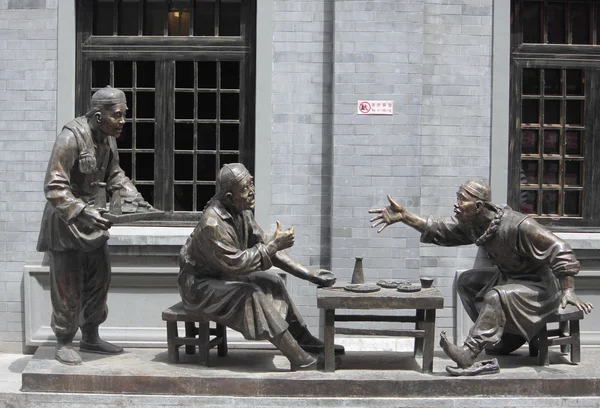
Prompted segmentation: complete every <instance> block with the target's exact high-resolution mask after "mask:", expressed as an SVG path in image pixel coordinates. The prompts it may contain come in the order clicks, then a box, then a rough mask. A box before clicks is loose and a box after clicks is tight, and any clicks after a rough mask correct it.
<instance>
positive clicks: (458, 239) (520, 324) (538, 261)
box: [369, 180, 593, 369]
mask: <svg viewBox="0 0 600 408" xmlns="http://www.w3.org/2000/svg"><path fill="white" fill-rule="evenodd" d="M456 196H457V201H456V204H455V205H454V213H455V217H452V218H437V217H433V216H429V217H427V218H424V217H420V216H418V215H415V214H413V213H411V212H410V211H408V210H406V209H405V208H404V207H402V206H401V205H399V204H398V203H396V202H395V201H394V200H393V199H392V198H391V197H390V196H388V200H389V202H390V205H389V206H388V207H386V208H381V209H372V210H369V212H371V213H375V214H378V215H376V216H375V217H373V218H371V222H373V227H377V226H379V225H381V228H380V229H379V231H378V232H381V231H382V230H383V229H384V228H385V227H387V226H388V225H391V224H394V223H396V222H398V221H401V222H403V223H405V224H407V225H409V226H411V227H413V228H414V229H416V230H417V231H419V232H421V242H426V243H433V244H436V245H442V246H456V245H468V244H473V243H474V244H476V245H477V246H479V247H481V248H483V249H484V250H485V251H486V252H487V254H488V257H489V258H490V260H491V261H492V263H493V264H494V265H495V266H496V267H497V270H496V271H493V272H488V271H482V270H471V271H467V272H464V273H462V274H461V275H460V278H459V279H458V282H457V291H458V294H459V296H460V298H461V301H462V302H463V305H464V307H465V309H466V311H467V313H468V314H469V317H471V319H472V320H473V321H474V322H475V325H474V326H473V328H472V329H471V330H470V332H469V335H468V337H467V339H466V340H465V342H464V344H463V346H456V345H454V344H452V343H450V342H449V341H448V340H447V339H446V337H445V335H444V333H442V339H441V341H440V345H441V346H442V348H443V349H444V351H445V352H446V354H447V355H448V356H449V357H450V358H451V359H452V360H453V361H454V362H456V363H457V364H458V366H459V367H460V368H465V369H466V368H469V367H471V366H472V365H473V363H474V362H475V358H476V357H477V356H478V355H479V354H480V353H481V352H482V351H483V350H484V349H485V350H486V352H487V353H488V354H508V353H510V352H512V351H514V350H516V349H517V348H518V347H520V346H521V345H522V344H523V343H524V342H525V340H530V339H532V338H533V337H534V336H535V335H536V334H537V333H538V332H539V330H540V329H541V327H542V325H543V324H545V323H546V320H547V318H548V317H549V316H550V315H551V314H553V313H555V312H556V310H557V308H558V307H559V306H562V307H565V306H566V305H567V303H569V304H573V305H575V306H576V307H577V308H579V309H580V310H583V311H585V312H586V313H589V312H590V311H591V309H592V308H593V306H592V304H591V303H586V302H582V301H581V300H580V299H579V298H578V297H577V296H576V295H575V280H574V275H576V274H577V273H578V272H579V261H577V259H576V258H575V254H574V253H573V251H572V250H571V248H570V247H569V245H568V244H567V243H566V242H564V241H563V240H561V239H560V238H559V237H557V236H556V235H554V234H553V233H552V232H550V231H548V230H547V229H546V228H544V227H542V226H541V225H540V224H538V223H537V222H536V221H535V220H534V219H532V218H530V217H528V216H526V215H523V214H521V213H518V212H516V211H513V210H511V209H510V208H509V207H507V206H504V207H501V206H499V205H496V204H494V203H492V202H491V189H490V187H489V186H488V185H487V184H486V183H485V182H483V181H480V180H471V181H468V182H466V183H465V184H463V185H461V186H460V188H459V189H458V192H457V194H456Z"/></svg>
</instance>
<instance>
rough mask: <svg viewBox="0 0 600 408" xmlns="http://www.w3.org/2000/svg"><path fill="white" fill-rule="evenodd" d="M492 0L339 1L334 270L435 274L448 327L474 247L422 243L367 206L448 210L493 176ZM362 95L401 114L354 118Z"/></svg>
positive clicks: (374, 275)
mask: <svg viewBox="0 0 600 408" xmlns="http://www.w3.org/2000/svg"><path fill="white" fill-rule="evenodd" d="M491 6H492V1H491V0H490V1H479V0H473V1H464V0H461V1H443V2H442V1H428V0H426V1H414V0H413V1H410V2H398V1H352V2H336V8H335V22H336V24H335V36H334V38H335V44H334V47H335V58H334V61H335V63H334V78H335V82H334V85H333V87H334V95H335V96H334V98H335V104H334V112H335V114H334V145H335V148H334V150H333V151H334V178H333V180H334V187H333V228H332V232H333V239H332V243H333V245H332V255H333V268H334V271H335V272H336V273H337V274H338V275H339V276H340V278H342V279H344V278H346V279H349V278H350V275H351V272H352V265H353V263H354V259H353V257H355V256H364V261H363V262H364V267H365V277H366V278H367V279H370V280H373V281H375V280H377V279H386V278H407V279H412V280H416V279H417V278H418V276H419V274H422V275H432V276H435V277H436V278H437V280H436V285H437V287H438V288H439V289H440V291H441V292H442V294H443V295H444V296H445V298H446V308H445V310H443V311H442V312H441V313H439V314H438V316H439V320H438V324H437V326H438V329H445V330H448V331H449V332H452V328H453V326H454V322H453V306H454V301H455V296H454V290H453V288H452V285H453V280H454V274H455V271H456V268H457V267H470V266H473V264H474V262H475V256H476V252H477V251H476V249H475V248H467V249H449V248H438V247H434V246H431V245H424V244H420V243H419V235H418V233H416V232H415V231H413V230H411V229H410V228H409V227H406V226H404V225H394V226H393V227H391V228H388V229H386V230H385V231H383V232H382V233H381V234H377V233H376V231H375V230H374V229H371V228H370V223H369V221H368V218H369V215H368V214H367V210H368V209H369V208H373V207H382V206H385V205H387V200H386V198H385V197H386V194H391V195H392V196H393V197H394V198H395V199H397V201H398V202H399V203H401V204H402V205H405V206H407V207H408V208H409V209H410V210H412V211H415V212H417V213H421V214H430V213H431V214H437V215H451V213H452V204H453V202H454V199H455V192H456V189H457V187H458V185H459V184H460V183H462V182H464V181H465V180H466V179H469V178H486V179H487V177H488V174H489V138H490V119H489V118H490V103H491V72H490V67H491V46H492V44H491V32H492V26H491V14H492V7H491ZM359 99H367V100H370V99H374V100H393V101H394V115H393V117H389V116H358V115H356V102H357V100H359Z"/></svg>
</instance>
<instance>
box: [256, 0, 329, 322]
mask: <svg viewBox="0 0 600 408" xmlns="http://www.w3.org/2000/svg"><path fill="white" fill-rule="evenodd" d="M333 4H334V1H333V0H315V1H305V0H302V1H299V0H295V1H291V0H275V1H274V2H273V95H272V103H273V107H272V109H273V115H272V133H271V152H272V168H271V173H272V176H271V180H272V202H271V221H272V222H271V224H272V225H271V226H264V228H265V230H268V229H269V227H270V228H271V229H272V228H273V225H274V224H275V221H276V220H279V221H280V222H281V223H282V226H284V227H286V228H287V227H289V226H294V227H295V233H296V243H295V245H294V247H293V248H292V249H291V250H290V251H289V252H290V253H291V255H292V256H293V257H294V258H295V259H297V260H298V261H300V262H301V263H303V264H304V265H306V266H308V267H310V268H318V267H320V266H322V267H326V268H327V267H329V266H330V265H329V259H330V256H329V251H330V236H331V234H330V230H331V216H330V213H331V175H332V173H331V168H332V164H333V162H332V93H331V89H332V88H331V84H332V75H333V67H332V57H333V53H332V50H333V37H332V36H333ZM259 148H260V147H259ZM288 282H289V288H290V290H291V292H292V294H293V296H294V298H295V300H296V304H297V306H298V308H299V309H300V312H301V313H302V316H303V317H304V318H305V319H306V320H307V322H308V323H309V325H310V326H311V327H312V328H313V329H314V328H316V326H317V325H318V309H317V308H316V298H315V286H314V285H312V284H310V283H307V282H305V281H301V280H299V279H296V278H290V279H289V280H288Z"/></svg>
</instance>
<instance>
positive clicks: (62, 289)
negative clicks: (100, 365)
mask: <svg viewBox="0 0 600 408" xmlns="http://www.w3.org/2000/svg"><path fill="white" fill-rule="evenodd" d="M91 105H92V107H91V109H90V111H89V112H88V113H87V114H86V115H85V116H81V117H78V118H75V119H73V120H72V121H70V122H69V123H67V124H66V125H65V126H64V127H63V129H62V131H61V132H60V133H59V135H58V136H57V138H56V141H55V143H54V148H53V149H52V153H51V155H50V160H49V162H48V169H47V171H46V178H45V180H44V193H45V195H46V199H47V200H48V202H47V203H46V208H45V209H44V214H43V217H42V225H41V229H40V235H39V239H38V244H37V250H38V251H40V252H47V253H48V257H49V261H50V294H51V299H52V322H51V326H52V330H53V331H54V333H55V334H56V340H57V346H56V354H55V358H56V359H57V360H58V361H60V362H61V363H64V364H69V365H75V364H80V363H81V357H80V356H79V354H78V353H77V352H75V351H74V350H73V346H72V341H73V338H74V336H75V334H76V333H77V330H78V329H79V328H81V332H82V339H81V342H80V346H79V348H80V350H81V351H86V352H91V353H102V354H115V353H121V352H122V351H123V349H122V348H121V347H118V346H115V345H113V344H110V343H108V342H106V341H104V340H102V339H101V338H100V337H99V336H98V326H99V325H100V324H101V323H102V322H104V321H105V320H106V317H107V314H108V309H107V307H106V296H107V292H108V287H109V284H110V258H109V252H108V246H107V243H106V241H107V240H108V238H109V234H108V229H109V228H110V227H111V225H112V224H111V222H110V221H109V220H107V219H106V218H104V217H103V216H102V210H100V211H99V209H97V208H95V207H94V206H93V204H94V201H95V199H96V196H97V194H98V191H99V189H100V188H102V187H101V186H102V185H103V183H106V191H108V192H110V191H113V190H114V189H118V188H120V193H121V196H125V197H129V198H130V199H134V200H135V201H137V202H140V203H143V204H144V205H147V203H145V202H144V201H143V199H142V197H141V195H140V194H139V193H138V191H137V190H136V188H135V187H134V186H133V184H132V183H131V181H130V180H129V178H127V177H126V176H125V173H124V172H123V170H122V169H121V167H119V159H118V153H117V145H116V141H115V137H119V135H120V133H121V130H122V129H123V125H124V124H125V113H126V111H127V101H126V99H125V94H124V93H123V92H122V91H120V90H119V89H116V88H111V87H106V88H103V89H101V90H99V91H97V92H96V93H94V95H93V96H92V103H91Z"/></svg>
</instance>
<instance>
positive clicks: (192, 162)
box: [77, 0, 255, 222]
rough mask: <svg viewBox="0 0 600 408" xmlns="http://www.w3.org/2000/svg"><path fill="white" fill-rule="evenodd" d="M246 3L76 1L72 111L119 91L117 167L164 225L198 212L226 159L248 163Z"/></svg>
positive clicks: (250, 25) (251, 13)
mask: <svg viewBox="0 0 600 408" xmlns="http://www.w3.org/2000/svg"><path fill="white" fill-rule="evenodd" d="M254 21H255V10H254V3H253V2H251V1H246V0H242V1H240V0H213V1H163V0H161V1H152V0H145V1H144V0H112V1H111V0H94V1H86V0H80V1H79V4H78V17H77V23H78V42H77V46H78V65H79V70H78V77H77V83H78V85H79V86H78V87H77V92H78V94H77V100H78V113H79V114H83V113H84V112H85V111H86V110H87V108H88V104H89V99H90V95H91V94H93V92H95V91H96V90H98V89H100V88H102V87H104V86H106V85H111V86H113V87H117V88H120V89H121V90H123V91H124V92H125V94H126V96H127V102H128V107H129V110H128V112H127V118H126V125H125V127H124V129H123V132H122V134H121V136H120V137H119V138H118V139H117V146H118V149H119V160H120V163H121V167H122V168H123V170H124V171H125V172H126V174H127V175H128V176H129V177H130V178H131V179H132V180H133V182H134V184H135V185H136V187H137V188H138V190H139V191H140V192H141V193H142V195H143V196H144V198H146V199H147V200H148V201H149V202H151V203H152V204H153V205H154V206H155V207H157V208H159V209H161V210H164V211H165V212H166V213H167V216H166V218H165V221H166V222H179V221H183V222H185V221H194V220H196V219H198V217H199V215H200V213H201V211H202V209H203V208H204V206H205V204H206V202H207V201H208V200H209V199H210V198H211V197H212V196H213V195H214V193H215V185H216V183H215V180H216V175H217V172H218V170H219V169H220V167H221V166H222V165H223V164H225V163H232V162H242V163H244V164H245V165H246V167H247V168H248V169H249V170H250V171H251V172H253V170H254V113H253V110H252V109H250V107H251V106H252V102H253V100H254V69H253V67H254V47H253V43H254V36H255V35H254Z"/></svg>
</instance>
